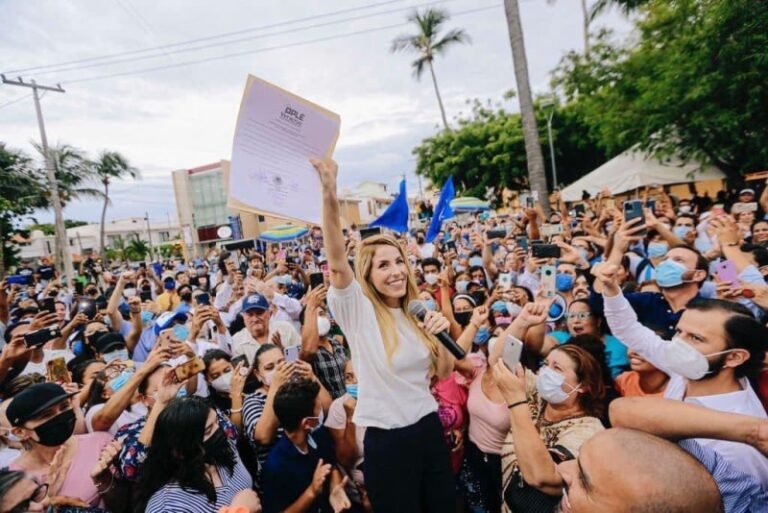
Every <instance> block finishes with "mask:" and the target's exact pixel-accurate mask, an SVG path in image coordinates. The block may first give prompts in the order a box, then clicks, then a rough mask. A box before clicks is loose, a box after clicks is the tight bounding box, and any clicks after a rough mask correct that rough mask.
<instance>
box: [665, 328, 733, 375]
mask: <svg viewBox="0 0 768 513" xmlns="http://www.w3.org/2000/svg"><path fill="white" fill-rule="evenodd" d="M732 351H735V349H729V350H727V351H720V352H718V353H712V354H708V355H704V354H701V353H700V352H699V351H697V350H696V348H694V347H693V346H692V345H691V344H689V343H688V342H686V341H685V340H683V339H682V338H681V337H680V336H674V337H672V340H670V341H669V342H668V343H667V345H666V346H665V347H664V355H663V361H662V362H661V363H662V365H663V366H664V368H665V369H666V370H668V371H670V372H674V373H675V374H680V375H681V376H683V377H685V378H688V379H690V380H693V381H696V380H699V379H701V378H703V377H704V376H706V375H707V374H709V373H710V370H709V360H707V357H709V356H717V355H721V354H725V353H730V352H732Z"/></svg>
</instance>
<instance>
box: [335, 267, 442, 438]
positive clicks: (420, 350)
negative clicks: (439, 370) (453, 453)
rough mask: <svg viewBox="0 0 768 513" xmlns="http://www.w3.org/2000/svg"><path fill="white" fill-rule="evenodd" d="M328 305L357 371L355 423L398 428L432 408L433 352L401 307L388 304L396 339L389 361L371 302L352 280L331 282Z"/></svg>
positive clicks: (434, 402) (434, 407)
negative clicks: (337, 285)
mask: <svg viewBox="0 0 768 513" xmlns="http://www.w3.org/2000/svg"><path fill="white" fill-rule="evenodd" d="M328 306H329V308H330V310H331V312H333V317H334V319H336V322H337V323H338V324H339V326H340V327H341V329H342V331H343V332H344V335H345V336H346V337H347V340H348V342H349V347H350V350H351V352H352V363H353V365H354V367H355V373H356V374H357V377H358V401H357V407H356V408H355V416H354V418H353V420H354V422H355V424H357V425H358V426H363V427H378V428H382V429H394V428H401V427H405V426H410V425H412V424H415V423H416V422H418V421H419V420H420V419H421V418H423V417H424V416H426V415H428V414H430V413H432V412H435V411H437V401H435V398H434V397H432V394H431V393H430V391H429V383H430V369H431V366H432V355H431V354H430V352H429V349H427V347H426V346H425V345H424V344H423V343H422V342H421V339H420V338H419V337H418V335H417V333H416V332H415V331H414V330H415V328H414V327H413V325H412V324H411V323H410V322H409V321H408V319H407V317H406V316H405V313H403V311H402V310H401V309H390V311H391V312H392V314H393V315H394V317H395V326H396V330H397V336H398V339H399V341H400V344H399V346H398V349H397V351H396V352H395V354H394V355H393V356H392V362H391V363H390V362H389V361H388V359H387V353H386V351H385V350H384V341H383V340H382V338H381V331H380V330H379V327H378V326H379V325H378V322H377V320H376V313H375V311H374V309H373V304H372V303H371V301H370V300H369V299H368V298H367V297H366V296H365V294H363V290H362V289H361V288H360V285H359V284H358V283H357V281H354V280H353V281H352V283H351V284H350V285H349V287H347V288H346V289H337V288H335V287H331V289H330V291H329V292H328Z"/></svg>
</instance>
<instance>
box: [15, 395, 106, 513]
mask: <svg viewBox="0 0 768 513" xmlns="http://www.w3.org/2000/svg"><path fill="white" fill-rule="evenodd" d="M70 396H71V394H68V393H67V392H65V391H64V389H63V388H62V387H60V386H59V385H56V384H54V383H40V384H37V385H32V386H30V387H28V388H26V389H25V390H23V391H22V392H20V393H19V394H18V395H16V396H15V397H14V398H13V400H12V401H11V403H10V404H9V405H8V408H7V410H6V416H7V418H8V421H9V423H10V424H11V426H13V428H12V433H13V434H14V435H15V436H16V437H18V438H19V439H20V440H21V441H22V444H23V445H24V451H23V452H22V455H21V456H20V457H19V458H17V459H16V460H14V461H12V462H11V464H10V465H9V468H10V470H20V471H23V472H25V473H26V474H27V475H28V476H31V477H33V478H35V479H38V480H39V482H41V483H48V485H49V489H48V495H49V496H51V497H53V496H57V495H61V496H67V497H73V498H77V499H80V500H82V501H85V502H86V503H87V504H89V505H90V506H94V507H95V506H100V505H101V504H102V497H101V495H100V494H99V491H98V490H97V488H96V485H95V484H94V483H93V481H92V480H91V478H90V476H89V475H88V473H87V472H84V469H92V468H93V467H94V466H95V465H96V463H97V462H98V461H99V457H100V454H101V450H102V449H103V448H104V446H106V445H107V444H108V443H109V442H110V441H111V439H112V436H111V435H110V434H109V433H105V432H96V433H89V434H87V435H74V431H75V424H76V415H75V411H74V409H73V407H72V403H71V399H70ZM62 448H64V451H63V452H61V454H60V455H59V457H57V458H54V456H56V455H57V453H59V452H60V451H61V449H62ZM62 471H63V472H64V475H63V476H59V478H58V479H51V478H52V477H53V476H56V475H57V474H59V473H60V472H62ZM104 498H105V499H109V497H108V496H105V497H104Z"/></svg>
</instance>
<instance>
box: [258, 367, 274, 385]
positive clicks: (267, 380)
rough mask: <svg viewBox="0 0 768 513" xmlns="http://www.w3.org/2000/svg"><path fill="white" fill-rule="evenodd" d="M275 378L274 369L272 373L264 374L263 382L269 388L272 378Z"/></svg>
mask: <svg viewBox="0 0 768 513" xmlns="http://www.w3.org/2000/svg"><path fill="white" fill-rule="evenodd" d="M274 377H275V371H274V369H273V370H271V371H267V372H265V373H264V377H263V378H262V379H261V382H262V383H264V384H265V385H266V386H269V385H271V384H272V378H274Z"/></svg>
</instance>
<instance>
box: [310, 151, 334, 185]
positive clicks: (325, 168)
mask: <svg viewBox="0 0 768 513" xmlns="http://www.w3.org/2000/svg"><path fill="white" fill-rule="evenodd" d="M309 162H310V163H311V164H312V165H313V166H314V168H315V169H316V170H317V175H318V176H319V177H320V183H321V184H323V187H324V188H326V189H333V190H335V189H336V178H337V176H338V174H339V165H338V164H337V163H336V161H334V160H333V159H324V160H320V159H316V158H311V159H309Z"/></svg>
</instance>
